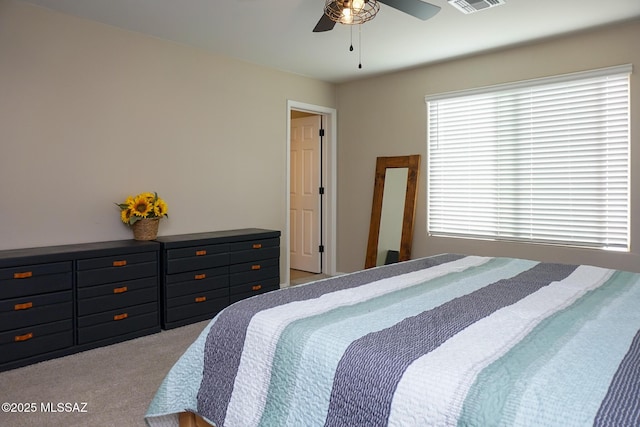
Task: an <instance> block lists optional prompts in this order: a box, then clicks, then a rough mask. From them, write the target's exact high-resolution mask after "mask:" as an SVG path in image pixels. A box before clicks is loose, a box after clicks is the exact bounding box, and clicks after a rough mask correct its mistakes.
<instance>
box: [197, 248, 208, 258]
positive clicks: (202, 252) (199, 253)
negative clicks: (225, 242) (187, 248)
mask: <svg viewBox="0 0 640 427" xmlns="http://www.w3.org/2000/svg"><path fill="white" fill-rule="evenodd" d="M206 254H207V251H206V250H204V249H203V250H201V251H196V256H203V255H206Z"/></svg>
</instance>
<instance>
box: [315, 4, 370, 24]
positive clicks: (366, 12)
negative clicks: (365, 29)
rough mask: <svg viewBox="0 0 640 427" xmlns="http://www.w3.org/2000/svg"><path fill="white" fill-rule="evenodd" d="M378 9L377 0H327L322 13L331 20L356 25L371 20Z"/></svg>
mask: <svg viewBox="0 0 640 427" xmlns="http://www.w3.org/2000/svg"><path fill="white" fill-rule="evenodd" d="M379 10H380V3H378V2H377V0H327V1H326V3H325V6H324V13H325V15H327V16H328V17H329V18H330V19H331V20H332V21H334V22H337V23H340V24H346V25H358V24H364V23H365V22H367V21H370V20H372V19H373V18H374V17H375V16H376V14H377V13H378V11H379Z"/></svg>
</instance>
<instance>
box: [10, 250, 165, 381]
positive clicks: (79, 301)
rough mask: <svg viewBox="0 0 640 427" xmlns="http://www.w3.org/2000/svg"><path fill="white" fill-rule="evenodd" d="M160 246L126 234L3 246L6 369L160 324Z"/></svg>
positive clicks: (156, 328)
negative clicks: (107, 238)
mask: <svg viewBox="0 0 640 427" xmlns="http://www.w3.org/2000/svg"><path fill="white" fill-rule="evenodd" d="M159 250H160V245H159V244H158V243H156V242H137V241H134V240H123V241H112V242H100V243H87V244H77V245H63V246H50V247H42V248H30V249H17V250H7V251H0V371H4V370H7V369H13V368H16V367H19V366H24V365H28V364H31V363H35V362H39V361H42V360H46V359H51V358H54V357H59V356H64V355H67V354H71V353H75V352H78V351H84V350H88V349H90V348H95V347H100V346H103V345H108V344H113V343H116V342H119V341H124V340H128V339H132V338H136V337H140V336H143V335H147V334H151V333H154V332H159V331H160V297H159V286H158V282H159V271H160V268H159V266H160V264H159Z"/></svg>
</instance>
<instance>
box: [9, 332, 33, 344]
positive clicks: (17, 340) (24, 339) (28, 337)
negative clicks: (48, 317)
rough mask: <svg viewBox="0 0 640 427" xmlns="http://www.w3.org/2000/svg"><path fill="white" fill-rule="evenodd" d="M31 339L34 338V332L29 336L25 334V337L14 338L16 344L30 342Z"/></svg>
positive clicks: (17, 336)
mask: <svg viewBox="0 0 640 427" xmlns="http://www.w3.org/2000/svg"><path fill="white" fill-rule="evenodd" d="M31 338H33V332H29V333H28V334H24V335H16V336H15V338H14V341H16V342H19V341H26V340H30V339H31Z"/></svg>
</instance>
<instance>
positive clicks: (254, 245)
mask: <svg viewBox="0 0 640 427" xmlns="http://www.w3.org/2000/svg"><path fill="white" fill-rule="evenodd" d="M276 246H280V238H279V237H274V238H271V239H250V240H244V241H241V242H234V243H231V244H229V252H239V251H249V250H259V249H265V248H273V247H276Z"/></svg>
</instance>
